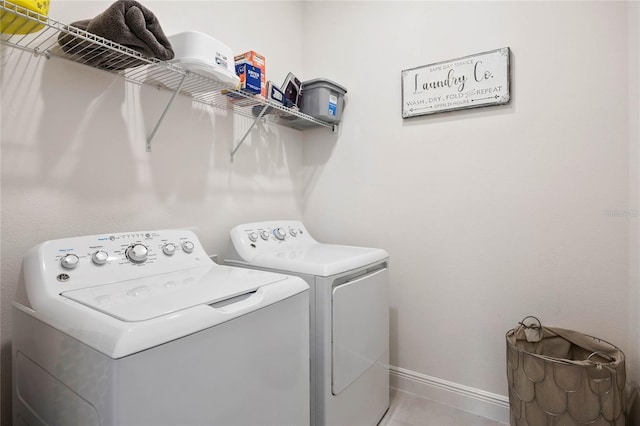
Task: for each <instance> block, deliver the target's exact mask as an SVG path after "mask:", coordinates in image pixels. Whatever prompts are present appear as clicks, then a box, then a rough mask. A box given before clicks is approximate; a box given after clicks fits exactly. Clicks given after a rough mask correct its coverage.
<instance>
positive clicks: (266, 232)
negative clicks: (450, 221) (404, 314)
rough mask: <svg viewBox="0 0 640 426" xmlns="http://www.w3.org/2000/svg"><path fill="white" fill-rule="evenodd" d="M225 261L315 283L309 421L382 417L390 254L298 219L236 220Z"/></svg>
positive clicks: (362, 421)
mask: <svg viewBox="0 0 640 426" xmlns="http://www.w3.org/2000/svg"><path fill="white" fill-rule="evenodd" d="M230 240H231V241H230V244H229V252H228V256H227V259H225V261H226V263H228V264H230V265H236V266H243V267H248V268H257V269H261V270H267V271H277V272H282V273H286V274H294V275H296V276H298V277H301V278H303V279H304V280H305V281H306V282H307V283H308V284H309V286H310V288H311V297H310V325H311V330H310V331H311V339H310V350H311V398H312V399H311V423H312V424H314V425H318V426H320V425H349V426H356V425H368V426H372V425H375V424H377V423H378V422H379V421H380V419H381V418H382V416H383V415H384V413H385V412H386V410H387V409H388V407H389V365H388V364H389V360H388V358H389V301H388V287H389V273H388V254H387V252H386V251H384V250H381V249H375V248H363V247H351V246H342V245H331V244H322V243H319V242H317V241H316V240H315V239H313V238H312V237H311V235H309V233H308V232H307V230H306V229H305V227H304V225H303V224H302V223H300V222H298V221H273V222H259V223H248V224H244V225H239V226H236V227H235V228H233V229H232V230H231V232H230Z"/></svg>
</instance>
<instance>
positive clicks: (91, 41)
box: [0, 0, 335, 152]
mask: <svg viewBox="0 0 640 426" xmlns="http://www.w3.org/2000/svg"><path fill="white" fill-rule="evenodd" d="M0 21H1V22H2V24H1V25H2V26H1V29H0V31H2V32H5V31H7V29H9V30H10V32H11V34H2V38H1V39H0V42H1V43H2V44H3V45H7V46H10V47H12V48H15V49H20V50H23V51H27V52H31V53H33V54H34V55H43V56H45V57H46V58H50V57H51V56H56V57H60V58H64V59H67V60H70V61H73V62H77V63H81V64H85V65H88V66H92V67H95V68H99V69H102V70H106V71H109V72H112V73H116V74H119V75H121V76H122V77H123V78H124V79H126V80H127V81H131V82H134V83H137V84H146V85H152V86H156V87H159V88H162V89H167V90H170V91H174V96H175V95H176V94H178V93H180V94H182V95H186V96H189V97H191V98H192V99H193V100H195V101H196V102H199V103H202V104H205V105H209V106H211V107H214V108H220V109H226V110H231V111H233V113H235V114H239V115H242V116H245V117H249V118H252V119H254V120H256V121H257V120H267V121H269V122H274V123H276V124H279V125H284V126H287V127H292V128H295V129H298V130H304V129H306V128H309V127H318V126H320V127H326V128H329V129H332V130H334V131H335V126H334V125H333V124H330V123H326V122H324V121H321V120H317V119H315V118H313V117H311V116H309V115H306V114H303V113H301V112H300V111H297V110H295V109H292V108H287V107H285V106H284V105H282V104H279V103H276V102H274V101H271V100H267V99H264V98H263V97H262V96H256V95H254V94H252V93H248V92H245V91H243V90H238V89H234V88H232V87H229V86H227V85H225V84H224V83H222V82H220V81H217V80H215V79H213V78H210V77H208V76H205V75H202V74H199V73H197V72H194V71H191V70H188V69H186V68H184V67H182V66H180V65H179V64H174V63H171V62H165V61H160V60H158V59H155V58H148V57H145V56H144V55H142V54H140V53H139V52H137V51H135V50H133V49H130V48H128V47H126V46H123V45H120V44H118V43H115V42H113V41H111V40H107V39H105V38H102V37H99V36H97V35H95V34H92V33H90V32H87V31H84V30H82V29H79V28H76V27H73V26H70V25H66V24H64V23H61V22H59V21H56V20H55V19H52V18H49V17H47V16H44V15H40V14H38V13H36V12H33V11H31V10H29V9H26V8H24V7H21V6H18V5H15V4H13V3H11V2H9V1H6V0H0ZM34 27H35V28H37V27H42V29H40V30H38V31H37V32H32V33H30V34H20V33H21V32H27V31H28V30H29V29H30V30H31V31H33V30H34ZM7 32H9V31H7ZM172 100H173V97H172V99H171V101H172ZM171 101H170V102H169V105H167V109H168V108H169V106H170V104H171ZM165 113H166V110H165V112H164V113H163V115H162V117H161V118H160V121H162V118H163V117H164V114H165ZM160 121H159V122H158V124H157V125H156V128H155V129H154V130H153V132H152V133H151V136H150V137H149V138H148V140H147V150H150V142H151V139H152V138H153V135H154V134H155V131H156V130H157V127H158V126H159V124H160ZM245 137H246V135H245ZM245 137H243V138H242V141H243V140H244V138H245ZM242 141H241V142H240V143H239V144H238V146H237V147H236V148H235V149H234V152H235V151H236V150H237V148H238V147H239V145H240V144H241V143H242Z"/></svg>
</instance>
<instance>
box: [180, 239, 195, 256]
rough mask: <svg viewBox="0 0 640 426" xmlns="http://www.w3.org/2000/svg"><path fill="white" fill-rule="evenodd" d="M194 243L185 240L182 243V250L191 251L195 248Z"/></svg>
mask: <svg viewBox="0 0 640 426" xmlns="http://www.w3.org/2000/svg"><path fill="white" fill-rule="evenodd" d="M194 247H195V246H194V245H193V243H192V242H191V241H185V242H184V243H182V250H183V251H184V252H185V253H191V252H192V251H193V249H194Z"/></svg>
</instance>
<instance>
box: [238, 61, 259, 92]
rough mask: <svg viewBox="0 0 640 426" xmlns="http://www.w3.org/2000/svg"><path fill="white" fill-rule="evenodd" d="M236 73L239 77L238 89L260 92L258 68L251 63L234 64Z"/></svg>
mask: <svg viewBox="0 0 640 426" xmlns="http://www.w3.org/2000/svg"><path fill="white" fill-rule="evenodd" d="M236 74H237V75H238V77H240V89H242V90H245V91H247V92H250V93H256V94H257V93H260V92H261V90H262V85H261V83H260V79H261V75H262V73H261V72H260V68H258V67H254V66H253V65H251V64H236Z"/></svg>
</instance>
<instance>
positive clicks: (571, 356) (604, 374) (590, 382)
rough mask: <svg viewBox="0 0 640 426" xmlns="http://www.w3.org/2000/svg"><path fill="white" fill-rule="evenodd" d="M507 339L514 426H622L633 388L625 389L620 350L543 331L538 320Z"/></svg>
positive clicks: (574, 334)
mask: <svg viewBox="0 0 640 426" xmlns="http://www.w3.org/2000/svg"><path fill="white" fill-rule="evenodd" d="M527 319H533V320H534V321H531V320H530V321H529V324H526V323H525V322H526V321H527ZM506 340H507V380H508V384H509V405H510V423H511V425H512V426H516V425H517V426H520V425H525V426H538V425H551V424H553V425H566V426H574V425H575V426H578V425H586V424H589V425H616V426H618V425H620V426H624V424H625V417H626V413H627V412H628V409H629V408H630V407H629V406H630V405H631V401H632V400H633V398H634V397H635V395H634V394H635V386H627V383H626V372H625V357H624V354H623V353H622V351H621V350H620V349H618V348H617V347H616V346H614V345H612V344H611V343H608V342H605V341H604V340H602V339H599V338H597V337H592V336H588V335H586V334H582V333H579V332H577V331H573V330H565V329H562V328H555V327H543V326H542V325H541V324H540V321H539V320H538V319H537V318H535V317H527V318H525V319H523V320H522V321H521V322H520V325H519V326H518V327H516V328H514V329H512V330H509V331H508V332H507V335H506Z"/></svg>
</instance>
